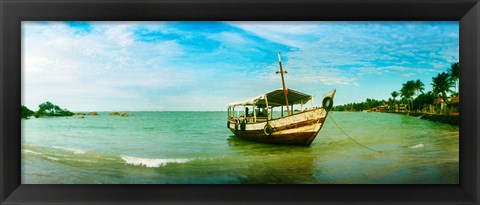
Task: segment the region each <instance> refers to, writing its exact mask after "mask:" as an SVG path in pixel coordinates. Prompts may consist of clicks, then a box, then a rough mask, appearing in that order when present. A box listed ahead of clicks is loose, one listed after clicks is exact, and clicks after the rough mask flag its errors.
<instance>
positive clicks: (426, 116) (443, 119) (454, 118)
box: [335, 111, 460, 127]
mask: <svg viewBox="0 0 480 205" xmlns="http://www.w3.org/2000/svg"><path fill="white" fill-rule="evenodd" d="M335 112H362V111H335ZM373 113H390V114H400V115H406V116H412V117H417V118H419V119H422V120H428V121H432V122H439V123H443V124H449V125H453V126H457V127H458V126H459V125H460V115H440V114H432V113H421V112H373Z"/></svg>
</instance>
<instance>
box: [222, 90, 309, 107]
mask: <svg viewBox="0 0 480 205" xmlns="http://www.w3.org/2000/svg"><path fill="white" fill-rule="evenodd" d="M265 98H266V100H265ZM310 99H312V96H311V95H309V94H305V93H302V92H299V91H296V90H292V89H288V104H289V105H293V104H304V103H307V102H308V101H309V100H310ZM267 102H268V106H269V107H277V106H282V105H286V103H285V94H284V93H283V89H277V90H274V91H271V92H268V93H265V94H263V95H260V96H257V97H254V98H250V99H247V100H244V101H240V102H234V103H230V104H228V107H233V106H239V105H242V106H246V105H255V106H257V107H263V108H264V107H266V104H267Z"/></svg>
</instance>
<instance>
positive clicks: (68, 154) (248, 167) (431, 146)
mask: <svg viewBox="0 0 480 205" xmlns="http://www.w3.org/2000/svg"><path fill="white" fill-rule="evenodd" d="M130 114H132V115H131V116H129V117H119V116H111V115H108V113H106V112H103V113H99V115H98V116H85V118H78V117H51V118H31V119H28V120H22V183H23V184H244V183H245V184H458V183H459V128H458V127H455V126H450V125H446V124H441V123H436V122H430V121H426V120H421V119H418V118H416V117H410V116H404V115H398V114H387V113H350V112H331V113H330V115H331V116H332V117H333V119H334V120H335V121H336V122H337V123H338V125H340V126H341V128H342V129H343V130H344V131H345V132H346V133H348V134H349V135H350V136H351V137H352V138H353V139H355V140H356V141H358V142H359V143H361V144H363V145H365V146H367V147H369V148H372V149H375V150H381V151H382V152H376V151H372V150H369V149H366V148H364V147H361V146H359V145H358V144H356V143H355V142H353V141H352V140H350V139H348V138H347V137H346V136H345V135H344V134H343V132H342V131H340V130H339V129H338V128H337V127H336V126H335V124H334V123H333V121H332V120H331V119H330V118H327V120H326V123H325V125H324V126H323V128H322V130H321V131H320V132H319V134H318V135H317V138H316V139H315V140H314V141H313V143H312V144H311V145H310V146H309V147H304V146H290V145H271V144H262V143H258V142H251V141H247V140H243V139H241V138H238V137H235V136H234V135H233V134H232V133H231V132H230V131H229V130H228V129H227V128H226V116H227V113H226V112H132V113H130Z"/></svg>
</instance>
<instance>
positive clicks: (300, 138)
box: [228, 108, 328, 146]
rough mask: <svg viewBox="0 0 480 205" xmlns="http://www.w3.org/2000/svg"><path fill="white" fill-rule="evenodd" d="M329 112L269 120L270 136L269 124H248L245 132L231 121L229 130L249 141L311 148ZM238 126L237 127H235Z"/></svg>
mask: <svg viewBox="0 0 480 205" xmlns="http://www.w3.org/2000/svg"><path fill="white" fill-rule="evenodd" d="M327 115H328V110H325V109H323V108H317V109H313V110H310V111H306V112H302V113H298V114H294V115H291V116H286V117H282V118H278V119H273V120H269V121H268V124H269V125H270V126H271V127H272V129H273V131H272V132H271V134H268V132H266V131H265V130H264V128H265V126H267V122H261V123H247V124H246V125H245V130H242V129H240V126H239V125H238V122H237V121H235V120H233V119H231V120H229V122H230V123H229V127H228V128H229V129H230V130H231V131H232V132H233V133H234V134H235V135H236V136H238V137H241V138H245V139H248V140H253V141H258V142H264V143H274V144H294V145H305V146H309V145H310V144H311V143H312V141H313V140H314V139H315V137H316V136H317V134H318V132H319V131H320V129H321V128H322V126H323V124H324V122H325V118H326V117H327ZM235 124H237V125H235Z"/></svg>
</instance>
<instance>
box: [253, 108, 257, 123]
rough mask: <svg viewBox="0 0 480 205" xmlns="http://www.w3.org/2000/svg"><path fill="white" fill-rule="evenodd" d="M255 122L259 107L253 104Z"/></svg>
mask: <svg viewBox="0 0 480 205" xmlns="http://www.w3.org/2000/svg"><path fill="white" fill-rule="evenodd" d="M253 122H257V108H256V106H255V104H253Z"/></svg>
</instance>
